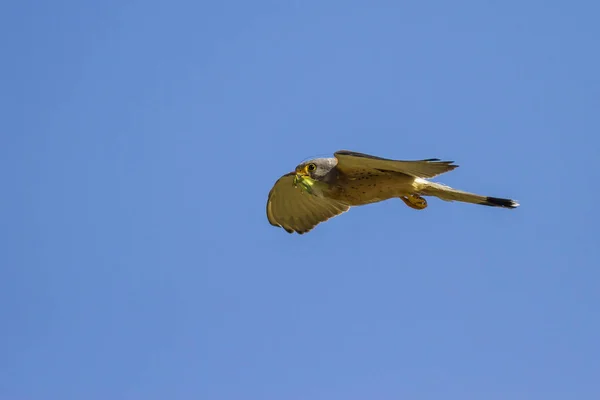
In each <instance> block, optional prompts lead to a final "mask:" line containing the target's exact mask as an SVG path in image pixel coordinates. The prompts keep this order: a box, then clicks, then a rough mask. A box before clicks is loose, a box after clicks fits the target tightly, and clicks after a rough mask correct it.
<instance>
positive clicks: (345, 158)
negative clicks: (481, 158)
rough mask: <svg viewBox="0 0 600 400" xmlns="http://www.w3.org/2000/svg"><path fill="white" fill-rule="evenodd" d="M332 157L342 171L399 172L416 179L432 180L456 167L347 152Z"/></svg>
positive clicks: (443, 163)
mask: <svg viewBox="0 0 600 400" xmlns="http://www.w3.org/2000/svg"><path fill="white" fill-rule="evenodd" d="M334 156H335V158H337V159H338V164H337V167H338V168H340V169H341V170H342V171H343V170H356V169H365V168H368V169H377V170H380V171H394V172H401V173H403V174H407V175H411V176H414V177H416V178H433V177H434V176H437V175H440V174H443V173H444V172H448V171H452V170H453V169H454V168H456V167H458V165H452V163H453V162H454V161H441V160H439V159H437V158H430V159H427V160H415V161H402V160H390V159H387V158H381V157H375V156H370V155H368V154H362V153H355V152H353V151H347V150H340V151H338V152H336V153H335V154H334Z"/></svg>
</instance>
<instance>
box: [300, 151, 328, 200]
mask: <svg viewBox="0 0 600 400" xmlns="http://www.w3.org/2000/svg"><path fill="white" fill-rule="evenodd" d="M336 164H337V160H336V159H335V158H315V159H312V160H309V161H306V162H303V163H302V164H299V165H298V166H297V167H296V171H295V173H296V176H294V186H300V187H301V188H302V189H303V190H304V191H306V192H308V193H310V194H316V195H318V194H319V193H321V192H322V189H323V186H324V185H326V183H327V182H328V181H329V180H330V179H329V178H330V177H331V176H332V174H331V172H332V170H333V169H334V167H335V166H336Z"/></svg>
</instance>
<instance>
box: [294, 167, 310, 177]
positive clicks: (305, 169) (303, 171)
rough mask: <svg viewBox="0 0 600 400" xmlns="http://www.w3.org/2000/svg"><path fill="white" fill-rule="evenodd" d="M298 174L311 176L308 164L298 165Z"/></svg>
mask: <svg viewBox="0 0 600 400" xmlns="http://www.w3.org/2000/svg"><path fill="white" fill-rule="evenodd" d="M296 176H299V177H306V176H309V174H308V166H304V167H303V168H302V167H296Z"/></svg>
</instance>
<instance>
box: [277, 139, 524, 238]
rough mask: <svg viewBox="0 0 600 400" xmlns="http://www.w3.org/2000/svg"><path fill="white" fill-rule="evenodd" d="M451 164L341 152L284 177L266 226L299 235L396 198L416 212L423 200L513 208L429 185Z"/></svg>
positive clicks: (512, 204) (496, 199) (505, 202)
mask: <svg viewBox="0 0 600 400" xmlns="http://www.w3.org/2000/svg"><path fill="white" fill-rule="evenodd" d="M453 163H454V161H441V160H440V159H437V158H430V159H426V160H412V161H402V160H391V159H387V158H381V157H376V156H372V155H368V154H363V153H356V152H353V151H347V150H340V151H338V152H336V153H334V157H331V158H315V159H312V160H309V161H306V162H303V163H302V164H300V165H298V166H297V167H296V170H295V171H294V172H290V173H288V174H285V175H283V176H282V177H281V178H279V179H278V180H277V181H276V182H275V185H274V186H273V188H272V189H271V191H270V192H269V198H268V200H267V218H268V220H269V223H270V224H271V225H273V226H276V227H281V228H283V229H285V231H287V232H288V233H294V232H296V233H298V234H303V233H306V232H308V231H310V230H312V229H313V228H314V227H315V226H317V225H318V224H320V223H321V222H325V221H327V220H328V219H330V218H332V217H335V216H337V215H339V214H342V213H344V212H346V211H348V210H349V209H350V207H354V206H362V205H365V204H371V203H376V202H380V201H384V200H388V199H391V198H395V197H397V198H399V199H400V200H402V201H403V202H404V203H405V204H406V205H407V206H409V207H411V208H413V209H415V210H423V209H424V208H426V207H427V200H425V199H424V198H423V196H434V197H437V198H439V199H441V200H444V201H460V202H464V203H472V204H481V205H484V206H491V207H502V208H516V207H518V206H519V203H517V202H516V201H515V200H511V199H503V198H499V197H489V196H482V195H479V194H474V193H469V192H464V191H462V190H457V189H453V188H451V187H449V186H446V185H442V184H441V183H437V182H431V181H429V180H428V179H430V178H433V177H435V176H437V175H440V174H443V173H445V172H449V171H452V170H453V169H455V168H457V167H458V165H456V164H453Z"/></svg>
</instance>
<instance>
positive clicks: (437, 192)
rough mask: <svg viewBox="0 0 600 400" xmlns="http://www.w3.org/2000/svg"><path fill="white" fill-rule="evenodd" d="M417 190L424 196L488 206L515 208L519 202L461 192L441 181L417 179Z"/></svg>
mask: <svg viewBox="0 0 600 400" xmlns="http://www.w3.org/2000/svg"><path fill="white" fill-rule="evenodd" d="M418 184H419V186H421V187H420V190H419V192H420V193H421V194H422V195H424V196H435V197H438V198H440V199H442V200H445V201H461V202H463V203H472V204H481V205H483V206H490V207H502V208H517V207H518V206H519V203H517V202H516V201H515V200H511V199H502V198H499V197H489V196H481V195H479V194H475V193H469V192H463V191H462V190H457V189H453V188H451V187H449V186H446V185H442V184H441V183H436V182H429V181H426V180H424V179H419V180H418Z"/></svg>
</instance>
